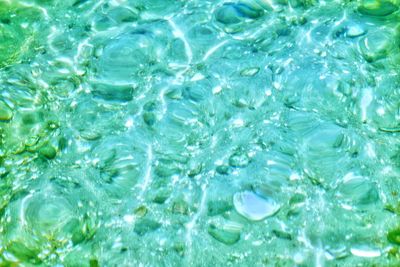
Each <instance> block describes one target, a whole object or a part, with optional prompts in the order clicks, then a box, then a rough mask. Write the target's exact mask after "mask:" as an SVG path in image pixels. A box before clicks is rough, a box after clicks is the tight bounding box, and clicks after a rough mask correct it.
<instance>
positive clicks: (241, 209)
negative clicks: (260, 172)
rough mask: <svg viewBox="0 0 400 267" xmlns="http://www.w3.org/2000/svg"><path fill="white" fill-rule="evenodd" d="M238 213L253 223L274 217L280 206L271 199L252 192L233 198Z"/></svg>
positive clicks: (240, 193)
mask: <svg viewBox="0 0 400 267" xmlns="http://www.w3.org/2000/svg"><path fill="white" fill-rule="evenodd" d="M233 204H234V205H235V209H236V211H237V212H238V213H239V214H241V215H243V216H244V217H245V218H247V219H249V220H252V221H259V220H263V219H265V218H266V217H268V216H272V215H274V214H275V213H276V212H277V211H278V210H279V208H280V205H279V204H278V203H277V202H276V201H275V200H274V199H273V198H270V197H261V196H259V195H257V194H255V193H253V192H251V191H244V192H239V193H236V194H235V195H234V196H233Z"/></svg>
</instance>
